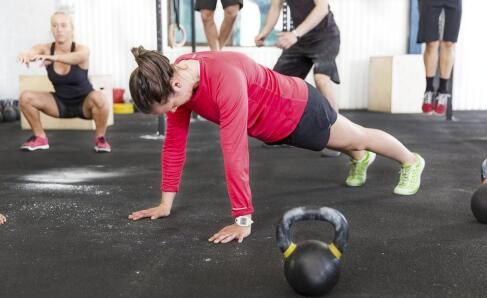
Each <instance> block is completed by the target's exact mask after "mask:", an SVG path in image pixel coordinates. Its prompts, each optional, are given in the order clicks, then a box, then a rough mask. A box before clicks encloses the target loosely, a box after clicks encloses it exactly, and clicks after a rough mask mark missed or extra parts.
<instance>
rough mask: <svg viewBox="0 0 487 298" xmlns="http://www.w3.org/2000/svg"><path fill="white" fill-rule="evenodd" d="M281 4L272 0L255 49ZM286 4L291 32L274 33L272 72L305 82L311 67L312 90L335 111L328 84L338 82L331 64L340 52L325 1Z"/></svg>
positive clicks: (289, 1)
mask: <svg viewBox="0 0 487 298" xmlns="http://www.w3.org/2000/svg"><path fill="white" fill-rule="evenodd" d="M283 3H284V1H283V0H272V3H271V7H270V9H269V12H268V14H267V17H266V21H265V25H264V27H263V28H262V30H261V32H260V33H259V34H258V35H257V36H256V37H255V43H256V45H257V46H262V45H263V44H264V40H265V39H266V37H267V36H268V35H269V34H270V33H271V32H272V30H273V28H274V26H275V25H276V23H277V21H278V19H279V14H280V11H281V9H282V7H283ZM286 3H287V5H288V6H289V9H290V11H291V18H292V21H293V24H294V30H292V31H291V32H281V33H279V34H278V37H279V38H278V41H277V46H278V47H280V48H282V49H283V51H282V54H281V56H280V57H279V59H278V61H277V62H276V65H275V66H274V70H275V71H277V72H279V73H282V74H285V75H288V76H294V77H300V78H302V79H305V78H306V76H307V75H308V73H309V71H310V70H311V68H312V67H313V66H314V81H315V84H316V87H317V88H318V90H319V91H320V93H321V94H322V95H323V96H325V97H326V98H327V99H328V101H329V102H330V104H331V105H332V107H333V108H334V109H335V110H338V103H337V100H336V97H335V94H334V92H333V86H332V82H334V83H336V84H339V83H340V77H339V75H338V68H337V65H336V62H335V59H336V57H337V56H338V52H339V50H340V30H339V29H338V26H337V24H336V23H335V19H334V16H333V13H332V12H331V11H330V6H329V4H328V0H286ZM323 155H324V156H338V155H339V153H335V152H330V151H327V149H325V151H324V152H323Z"/></svg>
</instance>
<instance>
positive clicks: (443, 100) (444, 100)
mask: <svg viewBox="0 0 487 298" xmlns="http://www.w3.org/2000/svg"><path fill="white" fill-rule="evenodd" d="M449 96H450V95H449V94H439V95H438V97H437V101H438V104H441V105H446V103H447V101H448V97H449Z"/></svg>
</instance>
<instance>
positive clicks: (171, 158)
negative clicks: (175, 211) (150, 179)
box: [128, 106, 191, 220]
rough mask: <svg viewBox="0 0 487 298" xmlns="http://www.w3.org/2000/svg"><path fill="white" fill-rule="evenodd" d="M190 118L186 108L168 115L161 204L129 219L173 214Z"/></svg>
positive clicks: (162, 154)
mask: <svg viewBox="0 0 487 298" xmlns="http://www.w3.org/2000/svg"><path fill="white" fill-rule="evenodd" d="M190 117H191V111H190V110H189V109H187V108H185V107H184V106H182V107H179V108H178V109H177V111H176V112H175V113H168V114H167V128H166V138H165V140H164V146H163V149H162V152H161V159H162V165H161V167H162V181H161V192H162V195H161V203H160V204H159V205H158V206H156V207H153V208H149V209H144V210H140V211H136V212H133V213H132V214H130V215H129V217H128V218H129V219H131V220H138V219H141V218H146V217H149V218H151V219H157V218H159V217H166V216H169V215H170V214H171V209H172V204H173V201H174V199H175V198H176V193H177V192H178V190H179V184H180V182H181V175H182V172H183V166H184V161H185V158H186V141H187V136H188V130H189V120H190Z"/></svg>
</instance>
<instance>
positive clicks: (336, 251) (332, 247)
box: [328, 243, 342, 259]
mask: <svg viewBox="0 0 487 298" xmlns="http://www.w3.org/2000/svg"><path fill="white" fill-rule="evenodd" d="M328 249H329V250H330V251H331V253H332V254H333V255H334V256H335V258H337V259H340V258H341V257H342V253H341V252H340V250H339V249H338V248H337V247H336V246H335V243H332V244H330V245H328Z"/></svg>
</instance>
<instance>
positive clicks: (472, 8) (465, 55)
mask: <svg viewBox="0 0 487 298" xmlns="http://www.w3.org/2000/svg"><path fill="white" fill-rule="evenodd" d="M485 11H487V1H479V0H463V15H462V24H461V27H460V36H459V38H458V44H457V52H456V62H455V69H454V79H453V108H454V109H456V110H474V109H475V110H476V109H483V110H485V109H487V88H485V71H486V69H487V56H486V53H487V39H486V38H485V29H486V28H487V18H486V17H485Z"/></svg>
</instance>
